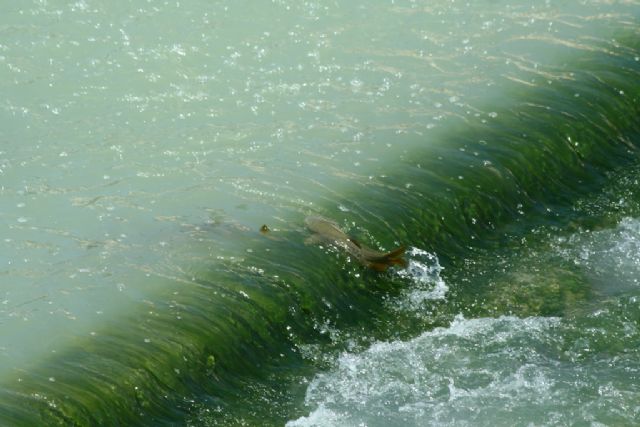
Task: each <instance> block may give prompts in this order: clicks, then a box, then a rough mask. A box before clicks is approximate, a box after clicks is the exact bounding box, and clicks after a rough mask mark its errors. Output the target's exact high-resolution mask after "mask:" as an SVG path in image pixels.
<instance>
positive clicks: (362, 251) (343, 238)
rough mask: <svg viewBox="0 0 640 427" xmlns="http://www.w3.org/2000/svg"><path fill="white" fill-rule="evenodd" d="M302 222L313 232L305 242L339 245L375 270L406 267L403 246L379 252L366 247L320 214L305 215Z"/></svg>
mask: <svg viewBox="0 0 640 427" xmlns="http://www.w3.org/2000/svg"><path fill="white" fill-rule="evenodd" d="M304 222H305V224H306V225H307V228H308V229H309V230H311V231H312V232H313V234H312V235H311V236H310V237H309V238H307V239H306V240H305V242H306V243H325V244H330V245H334V246H337V247H340V248H342V249H344V250H346V251H347V253H348V254H349V255H351V256H352V257H354V258H355V259H357V260H358V262H360V263H361V264H362V265H364V266H367V267H369V268H372V269H374V270H376V271H385V270H386V269H387V268H389V267H390V266H392V265H399V266H402V267H406V265H407V263H406V261H405V260H404V258H403V255H404V250H405V248H404V246H401V247H399V248H398V249H395V250H393V251H391V252H386V253H385V252H380V251H376V250H375V249H371V248H368V247H366V246H365V245H363V244H361V243H360V242H358V241H357V240H355V239H353V238H351V237H349V236H348V235H347V234H346V233H345V232H344V231H342V230H341V229H340V227H338V225H337V224H336V223H335V222H333V221H331V220H328V219H326V218H323V217H321V216H310V217H307V218H306V219H305V220H304Z"/></svg>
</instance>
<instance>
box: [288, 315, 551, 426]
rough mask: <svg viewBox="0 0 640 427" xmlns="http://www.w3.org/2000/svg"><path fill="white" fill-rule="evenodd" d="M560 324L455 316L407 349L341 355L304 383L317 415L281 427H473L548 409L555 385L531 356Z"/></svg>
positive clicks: (391, 346)
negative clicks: (520, 410)
mask: <svg viewBox="0 0 640 427" xmlns="http://www.w3.org/2000/svg"><path fill="white" fill-rule="evenodd" d="M559 322H560V321H559V319H557V318H538V317H535V318H526V319H519V318H515V317H500V318H483V319H464V318H463V317H462V316H458V317H456V318H455V320H454V321H453V322H452V323H451V325H450V326H449V327H446V328H437V329H434V330H433V331H429V332H426V333H424V334H422V335H420V336H419V337H417V338H415V339H413V340H410V341H407V342H404V341H393V342H379V343H376V344H374V345H372V346H371V347H370V348H369V349H367V350H366V351H364V352H362V353H348V352H345V353H343V354H342V355H341V356H340V357H339V358H338V360H337V362H336V367H335V368H334V369H333V370H332V371H329V372H326V373H322V374H319V375H317V376H316V378H315V379H314V380H313V381H312V382H311V383H310V385H309V387H308V389H307V394H306V398H305V403H306V404H307V405H308V406H309V407H311V408H314V407H315V409H312V410H311V412H310V415H309V416H307V417H302V418H299V419H297V420H295V421H291V422H289V423H288V424H287V425H288V426H298V427H299V426H337V425H341V426H351V425H353V426H357V425H370V424H375V425H465V422H470V423H471V425H472V424H473V419H474V417H477V416H478V414H480V413H483V414H484V415H485V417H484V418H482V419H485V420H486V419H490V418H491V416H492V414H493V412H492V411H494V410H492V409H491V408H492V407H493V408H494V409H495V412H498V411H499V410H501V408H502V407H501V405H511V406H513V407H516V408H517V407H518V406H519V405H525V406H526V405H530V404H531V399H534V400H535V399H537V400H538V401H539V403H545V402H547V401H548V400H551V401H553V398H554V395H553V390H552V388H553V386H554V380H553V378H551V376H550V375H548V373H547V372H548V371H547V370H545V369H544V368H541V367H544V366H545V364H548V363H549V362H548V361H546V360H544V354H542V353H539V352H537V351H536V350H535V348H536V343H539V342H544V341H545V340H546V338H547V337H549V336H550V334H549V329H550V328H553V327H554V326H555V325H557V324H559ZM523 342H527V343H531V344H532V345H528V346H525V345H522V344H523ZM540 396H542V397H540ZM542 401H544V402H542ZM338 414H342V415H338Z"/></svg>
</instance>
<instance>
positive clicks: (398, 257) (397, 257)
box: [384, 246, 407, 267]
mask: <svg viewBox="0 0 640 427" xmlns="http://www.w3.org/2000/svg"><path fill="white" fill-rule="evenodd" d="M404 251H405V247H404V246H400V247H399V248H397V249H394V250H393V251H391V252H388V253H386V254H385V256H384V257H385V259H386V260H387V262H388V263H389V264H390V265H400V266H402V267H406V266H407V261H405V259H404Z"/></svg>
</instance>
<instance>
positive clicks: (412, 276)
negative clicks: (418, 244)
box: [397, 247, 449, 311]
mask: <svg viewBox="0 0 640 427" xmlns="http://www.w3.org/2000/svg"><path fill="white" fill-rule="evenodd" d="M407 255H408V256H409V263H408V266H407V267H406V268H405V269H403V270H398V271H397V274H398V276H400V277H402V278H404V279H409V280H410V281H411V282H412V286H410V287H409V288H408V289H407V291H406V292H404V293H403V295H402V297H401V298H400V300H399V301H398V302H397V308H399V309H402V310H411V311H416V310H419V309H421V308H422V307H424V304H425V302H428V301H430V300H444V299H445V298H446V295H447V292H448V291H449V287H448V286H447V284H446V283H445V281H444V280H443V279H442V277H441V276H440V273H441V271H442V270H443V267H442V266H440V262H439V261H438V257H437V256H436V255H435V254H432V253H430V252H427V251H425V250H422V249H419V248H413V247H412V248H411V249H410V250H409V251H408V252H407Z"/></svg>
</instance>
